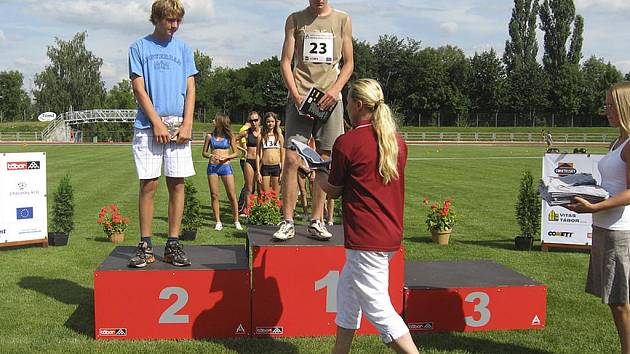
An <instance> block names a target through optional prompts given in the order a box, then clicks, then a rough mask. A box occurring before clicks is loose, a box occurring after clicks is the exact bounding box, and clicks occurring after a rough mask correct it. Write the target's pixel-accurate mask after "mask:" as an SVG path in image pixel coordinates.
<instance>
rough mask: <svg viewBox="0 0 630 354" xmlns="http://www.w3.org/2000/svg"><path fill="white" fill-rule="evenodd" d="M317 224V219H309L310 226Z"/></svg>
mask: <svg viewBox="0 0 630 354" xmlns="http://www.w3.org/2000/svg"><path fill="white" fill-rule="evenodd" d="M318 222H319V220H317V219H311V224H317V223H318Z"/></svg>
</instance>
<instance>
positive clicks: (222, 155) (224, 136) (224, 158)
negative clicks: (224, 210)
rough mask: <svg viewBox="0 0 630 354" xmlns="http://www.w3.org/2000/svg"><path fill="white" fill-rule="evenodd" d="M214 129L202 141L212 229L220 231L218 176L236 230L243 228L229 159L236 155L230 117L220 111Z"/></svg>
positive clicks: (215, 119) (221, 227)
mask: <svg viewBox="0 0 630 354" xmlns="http://www.w3.org/2000/svg"><path fill="white" fill-rule="evenodd" d="M213 122H214V130H213V131H212V133H208V134H206V138H205V141H204V143H203V150H202V154H203V157H205V158H208V169H207V174H208V186H209V187H210V198H211V200H212V212H213V213H214V218H215V220H216V225H215V226H214V229H215V230H217V231H221V230H222V229H223V224H222V223H221V212H220V208H219V177H220V178H221V181H223V186H224V187H225V192H226V194H227V196H228V199H229V200H230V204H231V205H232V216H233V218H234V226H235V227H236V229H237V230H243V227H242V226H241V223H240V222H239V219H238V203H237V200H236V192H235V191H234V172H233V171H232V166H231V165H230V161H231V160H232V159H235V158H237V157H238V150H237V149H236V146H237V144H236V138H235V137H234V135H232V132H231V131H230V118H229V117H228V116H227V115H225V114H222V113H218V114H217V115H216V116H215V117H214V121H213Z"/></svg>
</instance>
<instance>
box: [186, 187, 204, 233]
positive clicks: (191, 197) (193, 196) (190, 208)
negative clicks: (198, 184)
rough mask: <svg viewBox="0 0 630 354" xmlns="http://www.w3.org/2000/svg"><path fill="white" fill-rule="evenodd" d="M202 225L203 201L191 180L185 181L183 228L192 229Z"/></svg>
mask: <svg viewBox="0 0 630 354" xmlns="http://www.w3.org/2000/svg"><path fill="white" fill-rule="evenodd" d="M200 227H201V202H200V201H199V198H197V188H195V185H194V184H193V182H192V181H191V180H188V179H187V180H186V182H184V215H183V217H182V230H185V231H192V230H197V229H199V228H200Z"/></svg>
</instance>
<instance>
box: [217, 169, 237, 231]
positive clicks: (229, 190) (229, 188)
mask: <svg viewBox="0 0 630 354" xmlns="http://www.w3.org/2000/svg"><path fill="white" fill-rule="evenodd" d="M221 180H222V181H223V186H224V187H225V193H226V194H227V196H228V199H229V200H230V204H231V205H232V217H233V218H234V219H233V220H234V222H239V221H238V201H237V200H236V191H235V190H234V175H227V176H221Z"/></svg>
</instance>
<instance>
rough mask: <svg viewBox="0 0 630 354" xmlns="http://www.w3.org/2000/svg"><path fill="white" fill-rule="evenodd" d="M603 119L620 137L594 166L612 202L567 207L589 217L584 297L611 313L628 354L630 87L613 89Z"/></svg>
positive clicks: (582, 202) (579, 200)
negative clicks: (590, 235) (597, 300)
mask: <svg viewBox="0 0 630 354" xmlns="http://www.w3.org/2000/svg"><path fill="white" fill-rule="evenodd" d="M606 116H607V117H608V122H609V123H610V126H612V127H618V128H619V137H618V138H617V139H616V140H615V141H614V142H613V143H612V144H611V145H610V149H609V151H608V153H607V154H606V156H604V158H602V159H601V160H600V162H599V164H598V166H597V167H598V169H599V172H600V174H601V176H602V187H603V188H604V189H606V191H608V193H610V198H608V199H606V200H604V201H602V202H599V203H596V204H591V203H589V202H588V201H586V200H584V199H582V198H577V197H576V198H575V203H573V204H569V205H567V206H566V207H567V208H568V209H570V210H573V211H575V212H578V213H593V245H592V248H591V257H590V261H589V267H588V276H587V280H586V292H588V293H590V294H593V295H595V296H598V297H600V298H601V299H602V302H603V303H604V304H608V306H609V307H610V309H611V311H612V316H613V320H614V322H615V326H616V327H617V332H618V334H619V339H620V342H621V352H622V353H626V354H630V305H629V302H630V301H629V299H628V298H629V296H630V284H629V283H630V280H629V279H630V251H629V250H630V207H628V205H630V164H629V163H630V144H628V132H630V82H623V83H619V84H615V85H613V86H612V88H611V89H610V91H608V93H607V95H606Z"/></svg>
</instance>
